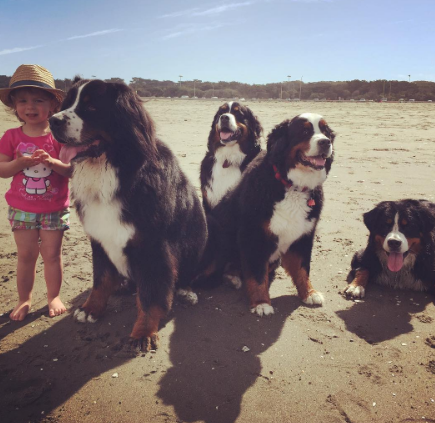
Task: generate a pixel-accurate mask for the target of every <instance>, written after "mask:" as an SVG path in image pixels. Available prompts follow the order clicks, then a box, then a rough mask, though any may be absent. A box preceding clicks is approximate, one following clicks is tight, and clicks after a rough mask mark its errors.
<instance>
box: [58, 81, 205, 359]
mask: <svg viewBox="0 0 435 423" xmlns="http://www.w3.org/2000/svg"><path fill="white" fill-rule="evenodd" d="M74 82H75V85H74V86H73V87H72V88H71V90H70V91H69V92H68V94H67V96H66V98H65V100H64V102H63V105H62V111H61V112H59V113H57V114H55V115H54V116H52V117H51V118H50V128H51V131H52V133H53V135H54V137H55V138H56V140H57V141H58V142H60V143H62V144H65V147H66V151H67V152H70V153H71V156H72V157H73V159H72V163H73V176H72V180H71V191H72V196H73V198H74V200H75V207H76V210H77V213H78V215H79V217H80V220H81V222H82V224H83V227H84V229H85V231H86V233H87V234H88V236H89V237H90V240H91V247H92V258H93V273H94V277H93V279H94V281H93V288H92V291H91V293H90V295H89V297H88V299H87V300H86V302H85V303H84V304H83V305H82V306H81V307H80V308H79V309H77V310H76V311H75V313H74V317H75V319H76V320H77V321H78V322H95V321H96V320H97V319H98V318H99V317H100V316H101V315H102V314H103V312H104V310H105V308H106V305H107V301H108V299H109V297H110V295H111V294H112V293H113V292H114V291H115V290H116V289H117V287H118V286H119V284H120V282H121V281H123V280H125V279H129V280H131V281H133V282H134V283H135V285H136V287H137V308H138V316H137V319H136V322H135V324H134V327H133V330H132V332H131V335H130V343H131V344H132V346H133V347H134V348H136V349H139V350H142V351H148V350H150V349H155V348H157V346H158V327H159V322H160V320H161V319H162V318H163V317H164V316H166V314H167V313H168V311H169V310H170V308H171V305H172V301H173V293H174V289H175V288H176V287H178V288H179V289H181V293H182V294H185V295H189V296H190V299H191V300H192V301H195V300H197V298H195V294H194V293H193V292H191V291H190V290H189V287H190V283H191V280H192V279H193V277H194V275H195V274H196V272H197V266H198V263H199V261H200V259H201V255H202V253H203V250H204V247H205V243H206V238H207V227H206V220H205V214H204V210H203V208H202V206H201V202H200V200H199V197H198V196H197V194H196V192H195V189H194V187H193V185H191V184H190V182H189V181H188V179H187V177H186V176H185V175H184V173H183V172H182V170H181V169H180V166H179V163H178V162H177V160H176V158H175V157H174V155H173V153H172V152H171V150H170V149H169V148H168V147H167V146H166V145H165V144H164V143H163V142H162V141H161V140H160V139H158V138H157V137H156V133H155V126H154V123H153V120H152V119H151V117H150V115H149V114H148V113H147V112H146V110H144V108H143V105H142V102H141V100H140V99H139V97H138V96H137V95H136V94H135V93H134V91H133V90H131V89H130V88H129V87H128V86H127V85H125V84H123V83H106V82H103V81H100V80H80V79H79V78H76V79H75V81H74Z"/></svg>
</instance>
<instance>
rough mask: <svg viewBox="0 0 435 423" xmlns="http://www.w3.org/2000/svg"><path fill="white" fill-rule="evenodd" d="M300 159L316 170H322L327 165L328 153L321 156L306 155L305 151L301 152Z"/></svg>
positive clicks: (303, 163) (305, 164)
mask: <svg viewBox="0 0 435 423" xmlns="http://www.w3.org/2000/svg"><path fill="white" fill-rule="evenodd" d="M298 161H299V163H301V164H302V165H304V166H309V167H312V168H313V169H316V170H321V169H323V168H324V167H325V163H326V155H324V154H322V155H320V156H306V155H305V154H304V153H302V152H299V154H298Z"/></svg>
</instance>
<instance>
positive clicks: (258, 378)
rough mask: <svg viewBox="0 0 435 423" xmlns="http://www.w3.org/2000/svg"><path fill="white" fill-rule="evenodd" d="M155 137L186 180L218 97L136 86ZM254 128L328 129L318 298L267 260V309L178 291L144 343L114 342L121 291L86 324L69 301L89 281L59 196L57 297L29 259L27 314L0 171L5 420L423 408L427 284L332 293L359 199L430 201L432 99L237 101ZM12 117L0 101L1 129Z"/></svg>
mask: <svg viewBox="0 0 435 423" xmlns="http://www.w3.org/2000/svg"><path fill="white" fill-rule="evenodd" d="M144 101H145V103H144V107H145V108H146V109H147V110H148V111H149V112H150V114H151V116H152V117H153V118H154V120H155V122H156V126H157V132H158V134H159V136H160V138H161V139H162V140H163V141H165V142H166V143H167V144H168V145H169V146H170V147H171V148H172V150H173V151H174V153H175V155H176V156H177V157H178V159H179V161H180V163H181V166H182V168H183V170H184V171H185V172H186V174H187V175H188V177H189V179H190V180H191V181H192V182H193V184H194V185H195V187H196V188H197V190H198V194H199V164H200V161H201V160H202V158H203V156H204V153H205V149H206V143H207V137H208V133H209V130H210V126H211V122H212V119H213V116H214V114H215V112H216V110H217V108H218V107H219V106H220V105H221V104H222V101H221V100H215V101H213V100H182V99H145V100H144ZM245 104H246V105H248V106H249V107H250V108H251V109H252V110H253V112H254V114H256V115H257V116H258V118H259V119H260V121H261V123H262V125H263V128H264V137H263V147H264V146H265V143H264V138H265V137H266V136H267V134H268V133H269V131H270V130H271V129H272V128H273V127H274V126H275V125H276V124H278V123H280V122H281V121H283V120H284V119H288V118H292V117H293V116H295V115H297V114H300V113H303V112H315V113H320V114H322V115H323V116H324V118H325V119H326V121H327V122H328V124H329V125H330V126H331V127H332V128H333V129H334V130H335V131H336V133H337V137H336V140H335V150H336V152H335V161H334V163H333V166H332V170H331V172H330V173H329V177H328V179H327V181H326V182H325V184H324V192H325V207H324V209H323V213H322V217H321V219H320V223H319V226H318V230H317V234H316V239H315V244H314V251H313V257H312V263H311V280H312V283H313V285H314V287H315V288H316V289H317V290H319V291H321V292H322V293H323V294H324V295H325V299H326V302H325V305H324V306H323V307H309V306H306V305H304V304H303V303H302V302H301V301H300V300H299V299H298V297H297V295H296V289H295V288H294V286H293V284H292V282H291V279H290V278H289V277H288V276H287V275H286V274H285V273H284V272H283V270H282V269H280V270H279V272H278V275H277V278H276V280H275V282H274V283H273V284H272V287H271V297H272V305H273V306H274V308H275V314H274V315H273V316H270V317H267V318H266V317H265V318H259V317H257V316H255V315H252V314H251V313H250V312H249V308H248V304H247V300H246V297H245V295H244V294H243V292H240V291H236V290H234V289H233V288H232V287H230V286H228V285H222V286H220V287H219V288H217V289H214V290H208V291H199V292H198V295H199V303H198V304H197V305H195V306H186V305H184V304H182V303H181V302H176V303H175V305H174V307H173V310H172V312H171V313H170V315H169V316H168V318H167V319H166V320H165V321H164V322H163V325H162V327H161V329H160V339H161V345H160V349H159V350H158V351H157V352H156V353H148V354H143V355H142V356H139V357H131V356H128V355H126V354H125V352H123V351H122V350H121V349H120V348H119V346H120V343H121V342H122V341H123V340H124V339H125V338H126V337H128V335H129V333H130V331H131V328H132V325H133V323H134V320H135V316H136V306H135V297H134V295H131V294H129V295H117V296H115V297H113V298H111V300H110V301H109V306H108V309H107V312H106V314H105V316H104V317H103V318H102V319H101V320H99V321H98V322H97V323H95V324H93V325H91V324H87V325H82V324H78V323H76V322H74V320H73V318H72V313H73V312H74V310H75V308H76V307H78V306H79V305H81V304H82V303H83V301H84V300H85V299H86V297H87V295H88V293H89V290H90V288H91V286H92V265H91V250H90V244H89V241H88V239H87V237H86V235H85V234H84V232H83V229H82V227H81V224H80V222H79V220H78V218H77V216H76V214H75V211H74V208H72V217H71V230H69V231H68V232H67V233H66V235H65V240H64V250H63V257H64V283H63V286H62V291H61V298H62V299H63V301H64V302H65V304H66V305H67V307H68V312H67V313H65V314H64V315H62V316H59V317H56V318H49V317H48V312H47V304H46V289H45V282H44V278H43V266H42V263H41V261H39V262H38V268H37V278H36V283H35V288H34V294H33V307H32V312H31V313H30V314H29V315H28V316H27V318H26V319H25V320H24V321H23V322H11V321H9V318H8V315H9V312H10V310H11V309H12V308H13V307H14V306H15V303H16V301H17V292H16V286H15V276H16V246H15V243H14V240H13V237H12V234H11V231H10V227H9V223H8V220H7V204H6V202H5V200H4V193H5V192H6V190H7V188H8V186H9V184H10V180H5V179H2V180H0V194H1V195H0V217H1V218H0V240H1V245H2V247H1V249H0V314H1V316H0V374H1V375H2V376H1V386H0V421H1V422H2V423H9V422H13V423H22V422H44V423H49V422H50V423H54V422H61V423H73V422H74V423H75V422H81V423H88V422H89V423H90V422H92V423H109V422H112V423H124V422H125V423H136V422H138V423H139V422H141V423H144V422H150V423H151V422H152V423H160V422H161V423H163V422H165V423H184V422H186V423H187V422H205V423H233V422H237V423H260V422H261V423H262V422H267V423H274V422H276V423H281V422H291V423H293V422H294V423H299V422H310V423H314V422H322V423H341V422H343V423H345V422H346V423H363V422H382V423H397V422H417V421H418V422H421V421H425V422H435V322H434V320H435V302H434V300H435V299H434V297H433V296H431V295H430V294H427V293H421V292H413V291H394V290H392V289H387V288H383V287H377V286H374V285H370V286H369V289H368V291H367V295H366V298H364V299H363V300H361V301H352V300H349V299H346V298H345V297H344V296H343V295H342V291H343V289H344V288H345V287H346V285H347V282H346V276H347V273H348V271H349V269H350V261H351V258H352V255H353V253H354V252H355V251H356V250H358V249H359V248H361V247H363V246H365V244H366V241H367V235H368V231H367V229H366V228H365V226H364V224H363V222H362V213H364V212H366V211H368V210H370V209H371V208H373V207H374V205H375V204H376V203H378V202H379V201H382V200H398V199H404V198H416V199H420V198H426V199H428V200H432V201H435V199H434V195H435V190H434V186H435V128H434V122H435V105H434V104H432V103H415V104H410V103H404V104H400V103H371V102H366V103H359V102H355V103H350V102H348V103H329V102H303V103H296V102H293V103H288V102H280V101H247V102H245ZM16 126H18V121H17V120H16V118H15V117H14V116H12V115H10V114H7V113H6V112H5V111H4V109H3V108H1V107H0V135H2V134H3V133H4V131H6V130H7V129H8V128H12V127H16Z"/></svg>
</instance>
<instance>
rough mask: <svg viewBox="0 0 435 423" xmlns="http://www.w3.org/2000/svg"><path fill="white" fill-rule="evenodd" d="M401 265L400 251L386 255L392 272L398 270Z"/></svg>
mask: <svg viewBox="0 0 435 423" xmlns="http://www.w3.org/2000/svg"><path fill="white" fill-rule="evenodd" d="M402 266H403V254H402V253H390V255H389V256H388V268H389V269H390V270H391V271H392V272H398V271H399V270H400V269H401V268H402Z"/></svg>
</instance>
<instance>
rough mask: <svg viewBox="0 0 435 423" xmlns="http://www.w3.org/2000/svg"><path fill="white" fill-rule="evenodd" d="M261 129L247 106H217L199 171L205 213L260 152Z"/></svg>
mask: <svg viewBox="0 0 435 423" xmlns="http://www.w3.org/2000/svg"><path fill="white" fill-rule="evenodd" d="M262 131H263V129H262V127H261V124H260V122H259V120H258V118H257V117H256V116H254V114H253V113H252V111H251V109H250V108H249V107H247V106H243V105H241V104H239V103H238V102H233V101H231V102H228V103H225V104H223V105H222V106H221V107H219V109H218V111H217V112H216V114H215V116H214V118H213V122H212V124H211V129H210V134H209V136H208V143H207V153H206V155H205V157H204V159H203V160H202V162H201V170H200V180H201V192H202V199H203V205H204V209H205V210H206V212H209V211H211V209H213V208H214V207H215V206H216V205H217V204H218V203H219V201H220V200H221V199H222V197H223V196H224V195H225V194H226V193H227V192H228V191H230V190H231V189H233V188H234V187H235V186H236V185H237V183H238V182H239V181H240V178H241V176H242V172H243V171H244V170H245V169H246V166H247V165H248V164H249V163H250V162H251V161H252V160H253V159H254V158H255V157H256V156H257V154H258V153H259V152H260V151H261V146H260V136H261V133H262Z"/></svg>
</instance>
